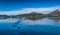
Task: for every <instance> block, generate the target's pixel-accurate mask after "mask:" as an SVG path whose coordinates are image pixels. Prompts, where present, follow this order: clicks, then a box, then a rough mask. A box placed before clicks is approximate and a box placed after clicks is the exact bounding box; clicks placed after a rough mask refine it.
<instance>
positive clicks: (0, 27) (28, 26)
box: [0, 18, 60, 35]
mask: <svg viewBox="0 0 60 35" xmlns="http://www.w3.org/2000/svg"><path fill="white" fill-rule="evenodd" d="M18 27H19V28H18ZM0 35H60V20H58V19H57V20H56V19H49V18H43V19H39V20H28V19H1V20H0Z"/></svg>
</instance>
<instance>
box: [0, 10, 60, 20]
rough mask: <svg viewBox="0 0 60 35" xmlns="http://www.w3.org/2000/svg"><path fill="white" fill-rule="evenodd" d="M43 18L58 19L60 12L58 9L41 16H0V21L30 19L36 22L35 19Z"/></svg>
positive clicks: (33, 14) (33, 13)
mask: <svg viewBox="0 0 60 35" xmlns="http://www.w3.org/2000/svg"><path fill="white" fill-rule="evenodd" d="M45 17H49V18H59V19H60V11H59V9H57V10H55V11H53V12H51V13H49V14H42V13H37V12H32V13H26V14H19V15H15V16H14V15H11V16H8V15H0V19H7V18H25V19H30V20H36V19H42V18H45Z"/></svg>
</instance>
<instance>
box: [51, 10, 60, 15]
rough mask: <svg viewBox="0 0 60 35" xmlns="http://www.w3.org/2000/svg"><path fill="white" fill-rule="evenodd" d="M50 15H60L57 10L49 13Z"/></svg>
mask: <svg viewBox="0 0 60 35" xmlns="http://www.w3.org/2000/svg"><path fill="white" fill-rule="evenodd" d="M50 14H60V11H59V9H57V10H55V11H53V12H51V13H50Z"/></svg>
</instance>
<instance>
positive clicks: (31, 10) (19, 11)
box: [0, 6, 60, 15]
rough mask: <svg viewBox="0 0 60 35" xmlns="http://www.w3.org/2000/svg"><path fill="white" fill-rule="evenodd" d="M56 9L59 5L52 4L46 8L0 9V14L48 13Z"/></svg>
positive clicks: (59, 7)
mask: <svg viewBox="0 0 60 35" xmlns="http://www.w3.org/2000/svg"><path fill="white" fill-rule="evenodd" d="M56 9H60V6H53V7H46V8H22V9H20V10H15V11H4V12H2V11H1V12H0V14H7V15H17V14H24V13H31V12H38V13H44V14H48V13H50V12H52V11H54V10H56Z"/></svg>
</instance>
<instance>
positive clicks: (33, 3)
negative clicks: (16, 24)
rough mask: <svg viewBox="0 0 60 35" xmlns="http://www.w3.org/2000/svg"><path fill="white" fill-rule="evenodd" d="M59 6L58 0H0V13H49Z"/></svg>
mask: <svg viewBox="0 0 60 35" xmlns="http://www.w3.org/2000/svg"><path fill="white" fill-rule="evenodd" d="M59 8H60V0H0V14H9V15H10V14H22V13H30V12H33V11H35V12H41V13H50V12H52V11H54V10H56V9H59Z"/></svg>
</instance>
